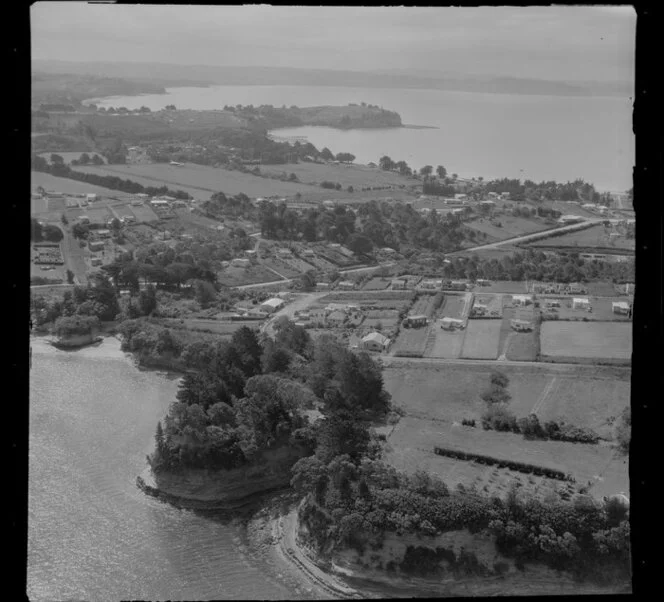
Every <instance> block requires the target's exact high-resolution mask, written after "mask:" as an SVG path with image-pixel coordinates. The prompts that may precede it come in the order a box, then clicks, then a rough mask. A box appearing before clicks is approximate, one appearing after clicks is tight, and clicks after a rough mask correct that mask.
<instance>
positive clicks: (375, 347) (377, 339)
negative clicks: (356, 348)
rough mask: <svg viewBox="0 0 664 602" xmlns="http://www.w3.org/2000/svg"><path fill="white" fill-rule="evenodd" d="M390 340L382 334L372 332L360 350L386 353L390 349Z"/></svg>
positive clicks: (363, 340)
mask: <svg viewBox="0 0 664 602" xmlns="http://www.w3.org/2000/svg"><path fill="white" fill-rule="evenodd" d="M389 344H390V339H388V338H387V337H386V336H384V335H382V334H381V333H380V332H372V333H370V334H368V335H367V336H365V337H364V338H363V339H362V341H361V343H360V348H361V349H365V350H366V351H378V352H380V351H384V350H385V349H387V348H388V346H389Z"/></svg>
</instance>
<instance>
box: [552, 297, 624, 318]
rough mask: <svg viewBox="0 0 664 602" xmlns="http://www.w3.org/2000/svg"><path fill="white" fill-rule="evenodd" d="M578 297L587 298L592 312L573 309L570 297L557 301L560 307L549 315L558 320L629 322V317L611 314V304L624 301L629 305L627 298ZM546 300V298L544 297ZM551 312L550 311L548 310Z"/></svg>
mask: <svg viewBox="0 0 664 602" xmlns="http://www.w3.org/2000/svg"><path fill="white" fill-rule="evenodd" d="M579 296H580V297H584V298H587V299H588V300H589V301H590V306H591V307H592V311H591V312H589V311H588V310H587V309H574V308H573V307H572V298H573V297H572V296H571V295H570V296H569V297H567V298H564V299H558V301H560V307H557V308H555V310H554V311H553V312H551V313H554V314H555V315H557V316H558V319H559V320H583V321H585V320H593V321H599V322H613V321H617V322H629V321H630V318H629V316H626V315H622V314H614V313H613V305H612V304H613V303H615V302H617V301H626V302H627V303H630V299H629V298H627V297H613V298H610V299H603V298H598V297H588V296H587V295H579ZM543 298H544V299H546V298H547V297H544V296H543ZM549 311H551V310H549Z"/></svg>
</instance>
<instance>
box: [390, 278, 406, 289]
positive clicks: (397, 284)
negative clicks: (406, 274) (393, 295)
mask: <svg viewBox="0 0 664 602" xmlns="http://www.w3.org/2000/svg"><path fill="white" fill-rule="evenodd" d="M405 288H406V280H405V279H403V280H402V279H401V278H395V279H394V280H392V290H404V289H405Z"/></svg>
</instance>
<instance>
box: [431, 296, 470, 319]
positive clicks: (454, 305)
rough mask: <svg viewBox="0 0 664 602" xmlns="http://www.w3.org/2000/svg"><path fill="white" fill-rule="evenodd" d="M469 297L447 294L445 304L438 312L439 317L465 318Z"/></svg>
mask: <svg viewBox="0 0 664 602" xmlns="http://www.w3.org/2000/svg"><path fill="white" fill-rule="evenodd" d="M466 297H467V295H464V294H461V295H450V294H447V293H445V297H444V299H443V303H442V305H441V306H440V308H439V310H438V315H439V316H441V317H446V318H457V319H460V318H463V317H464V308H465V307H466V305H467V302H466Z"/></svg>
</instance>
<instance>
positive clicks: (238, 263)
mask: <svg viewBox="0 0 664 602" xmlns="http://www.w3.org/2000/svg"><path fill="white" fill-rule="evenodd" d="M250 265H251V260H249V259H247V258H245V257H236V258H235V259H233V260H232V261H231V266H233V267H234V268H248V267H249V266H250Z"/></svg>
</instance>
